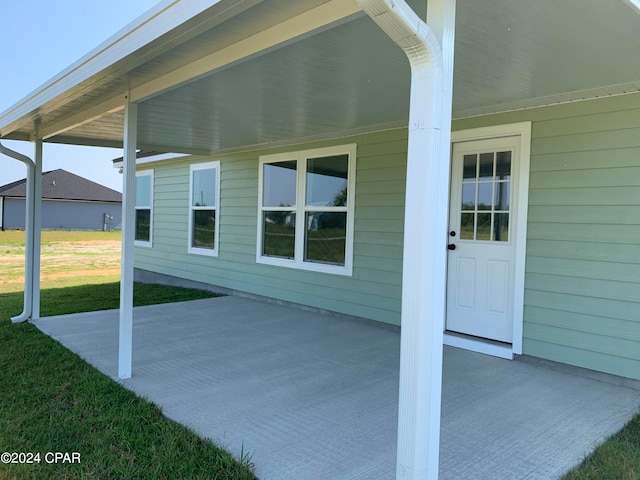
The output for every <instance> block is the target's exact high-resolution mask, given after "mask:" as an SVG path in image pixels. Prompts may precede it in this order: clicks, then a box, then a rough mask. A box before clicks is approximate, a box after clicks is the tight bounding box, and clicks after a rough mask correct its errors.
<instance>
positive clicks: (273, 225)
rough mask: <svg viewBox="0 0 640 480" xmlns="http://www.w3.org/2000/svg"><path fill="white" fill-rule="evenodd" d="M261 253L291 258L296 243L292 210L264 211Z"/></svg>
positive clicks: (294, 217)
mask: <svg viewBox="0 0 640 480" xmlns="http://www.w3.org/2000/svg"><path fill="white" fill-rule="evenodd" d="M262 231H263V232H264V234H263V238H262V254H263V255H265V256H268V257H282V258H293V257H294V255H295V244H296V214H295V213H294V212H264V217H263V230H262Z"/></svg>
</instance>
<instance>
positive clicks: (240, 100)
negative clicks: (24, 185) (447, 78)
mask: <svg viewBox="0 0 640 480" xmlns="http://www.w3.org/2000/svg"><path fill="white" fill-rule="evenodd" d="M635 2H636V0H564V1H563V2H557V1H556V0H539V1H537V2H530V1H526V0H483V1H477V0H458V8H457V12H458V13H457V29H456V30H457V31H456V58H455V71H454V100H453V115H454V118H460V117H466V116H473V115H482V114H488V113H494V112H499V111H507V110H514V109H521V108H531V107H537V106H542V105H549V104H555V103H561V102H569V101H576V100H584V99H589V98H597V97H601V96H609V95H618V94H624V93H631V92H638V91H640V60H639V57H638V54H637V52H638V51H640V33H639V32H640V14H639V12H638V8H637V5H636V6H634V3H635ZM409 3H411V4H412V6H413V7H414V9H415V10H416V11H417V13H418V14H419V15H420V16H421V17H423V18H424V16H425V12H426V2H424V1H417V0H416V1H410V2H409ZM409 75H410V72H409V65H408V62H407V60H406V58H405V56H404V54H403V52H402V51H401V50H400V49H399V48H398V47H397V46H395V45H394V44H393V42H391V41H390V40H389V39H388V38H387V36H386V35H385V34H384V33H383V32H382V31H380V29H379V28H378V27H377V26H376V25H375V24H374V23H373V22H372V21H371V20H370V19H369V18H368V17H367V16H365V15H364V14H363V13H362V12H361V11H360V9H359V7H358V5H357V3H356V1H355V0H328V1H327V0H297V1H296V2H291V1H289V0H202V1H198V2H192V1H185V0H176V1H165V2H162V3H160V4H159V5H158V6H156V7H155V8H154V9H152V10H150V11H149V12H147V13H146V14H145V15H143V16H142V17H140V18H139V19H137V20H136V21H134V22H133V23H132V24H130V25H128V26H127V27H125V28H124V29H123V30H121V31H120V32H118V33H117V34H116V35H114V36H113V37H112V38H110V39H109V40H107V41H106V42H105V43H104V44H102V45H101V46H99V47H98V48H97V49H95V50H93V51H92V52H90V53H89V54H88V55H87V56H85V57H83V58H82V59H80V60H79V61H78V62H76V63H75V64H73V65H72V66H70V67H69V68H67V69H66V70H64V71H63V72H61V73H60V74H59V75H57V76H56V77H54V78H53V79H51V80H50V81H49V82H47V83H46V84H44V85H43V86H42V87H40V88H39V89H38V90H36V91H35V92H33V93H32V94H31V95H29V96H28V97H27V98H25V99H24V100H22V101H20V102H18V103H17V104H16V105H15V106H14V107H12V108H10V109H9V110H8V111H6V112H5V113H3V114H2V115H0V135H1V136H2V137H3V138H9V139H19V140H33V139H34V138H35V137H36V136H38V137H42V138H44V139H45V141H48V142H58V143H70V144H79V145H98V146H113V147H119V146H121V145H122V138H123V130H124V129H123V116H124V107H123V105H124V103H125V101H126V100H127V97H129V100H130V101H134V102H137V103H138V105H139V107H138V112H139V118H138V147H139V148H142V149H149V150H155V151H160V152H183V153H193V154H209V153H213V152H223V151H229V150H235V149H240V148H253V147H255V148H257V147H260V146H265V145H277V144H281V143H288V142H294V141H295V142H298V141H304V140H310V139H315V138H325V137H332V136H344V135H346V134H349V133H357V132H363V131H373V130H381V129H387V128H394V127H399V126H406V124H407V120H408V108H409V103H408V101H409V97H408V88H409Z"/></svg>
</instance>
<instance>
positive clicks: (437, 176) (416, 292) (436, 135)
mask: <svg viewBox="0 0 640 480" xmlns="http://www.w3.org/2000/svg"><path fill="white" fill-rule="evenodd" d="M358 1H359V3H360V4H361V6H362V8H363V10H364V11H365V12H366V13H367V14H368V15H369V16H370V17H371V18H372V19H373V20H374V21H375V22H376V23H377V24H378V25H379V26H380V27H381V28H382V29H383V30H384V31H385V32H386V33H387V35H389V37H390V38H391V39H392V40H393V41H394V42H396V44H398V45H399V46H400V47H401V48H402V49H403V50H404V51H405V53H406V55H407V57H408V59H409V62H410V64H411V93H410V95H411V98H410V107H409V140H408V151H407V184H406V201H405V225H404V253H403V266H402V316H401V338H400V387H399V405H398V448H397V464H396V478H397V479H403V480H404V479H406V480H409V479H410V480H418V479H420V480H427V479H429V480H434V479H437V478H438V467H439V451H440V410H441V408H440V407H441V401H442V342H443V331H444V319H445V290H446V288H445V285H446V262H447V249H446V247H447V230H448V205H449V175H450V173H449V170H450V167H449V166H450V158H449V157H450V133H451V132H450V130H451V92H452V89H453V88H452V85H453V83H452V78H453V77H452V72H453V36H454V30H455V28H454V27H455V0H429V4H428V15H427V17H428V21H429V22H430V23H429V26H427V24H425V23H424V22H423V21H422V20H421V19H420V18H419V17H418V16H417V15H416V14H415V12H414V11H413V10H412V9H411V7H409V6H408V5H407V4H406V2H405V1H404V0H358ZM431 22H433V23H434V26H433V29H432V28H431ZM445 48H446V49H447V50H446V51H444V49H445Z"/></svg>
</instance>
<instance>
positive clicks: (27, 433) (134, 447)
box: [0, 283, 254, 480]
mask: <svg viewBox="0 0 640 480" xmlns="http://www.w3.org/2000/svg"><path fill="white" fill-rule="evenodd" d="M118 291H119V286H118V284H117V283H108V284H103V285H92V286H89V287H85V286H78V287H68V288H64V289H45V290H43V291H42V305H43V311H42V313H43V315H60V314H66V313H74V312H77V311H87V310H98V309H105V308H117V307H118ZM208 296H211V294H210V293H209V292H201V291H196V290H189V289H181V288H175V287H166V286H159V285H143V284H136V286H135V289H134V302H135V304H136V305H142V304H150V303H162V302H172V301H179V300H192V299H195V298H203V297H208ZM21 309H22V294H21V293H18V292H11V293H5V294H2V295H0V318H2V321H0V345H1V346H2V348H0V369H1V370H0V371H1V372H2V374H0V392H1V394H0V452H32V453H40V463H38V464H31V465H4V464H0V479H51V478H59V479H76V478H83V479H163V478H166V479H200V478H202V479H205V478H207V479H229V480H231V479H233V480H236V479H252V478H254V477H253V474H252V473H251V470H250V468H249V460H250V459H249V458H245V459H244V461H243V462H240V463H239V462H236V461H235V460H234V459H233V457H232V456H231V455H230V454H228V453H226V452H225V451H224V450H221V449H220V448H218V447H217V446H216V445H214V444H213V443H212V442H210V441H205V440H202V439H200V438H199V437H198V436H197V435H195V434H194V433H192V432H191V431H190V430H188V429H186V428H185V427H183V426H181V425H179V424H177V423H174V422H172V421H169V420H167V419H165V418H164V417H163V416H162V412H161V411H160V409H159V408H158V407H157V406H155V405H153V404H151V403H150V402H148V401H146V400H144V399H141V398H139V397H136V396H135V395H134V394H133V393H132V392H130V391H128V390H126V389H125V388H123V387H121V386H120V385H118V384H117V383H116V382H114V381H112V380H111V379H109V378H108V377H106V376H104V375H102V374H101V373H99V372H98V371H97V370H95V369H94V368H93V367H91V366H90V365H88V364H87V363H86V362H84V361H83V360H82V359H80V358H79V357H78V356H77V355H75V354H73V353H71V352H70V351H68V350H67V349H65V348H64V347H62V346H61V345H60V344H59V343H57V342H56V341H55V340H53V339H51V338H49V337H47V336H46V335H44V334H42V333H41V332H40V331H39V330H37V329H36V328H35V327H34V326H33V325H31V324H19V325H11V324H10V322H9V321H8V320H7V318H8V317H9V316H11V315H15V314H17V313H20V311H21ZM46 452H68V453H72V452H78V453H79V454H80V459H81V462H80V464H47V463H46V462H45V454H46Z"/></svg>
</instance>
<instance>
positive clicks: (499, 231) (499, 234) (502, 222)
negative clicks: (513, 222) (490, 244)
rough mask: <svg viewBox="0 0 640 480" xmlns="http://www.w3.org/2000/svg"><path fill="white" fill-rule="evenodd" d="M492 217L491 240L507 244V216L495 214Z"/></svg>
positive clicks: (506, 214)
mask: <svg viewBox="0 0 640 480" xmlns="http://www.w3.org/2000/svg"><path fill="white" fill-rule="evenodd" d="M493 217H494V218H493V239H494V240H495V241H497V242H508V241H509V214H508V213H496V214H494V216H493Z"/></svg>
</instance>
